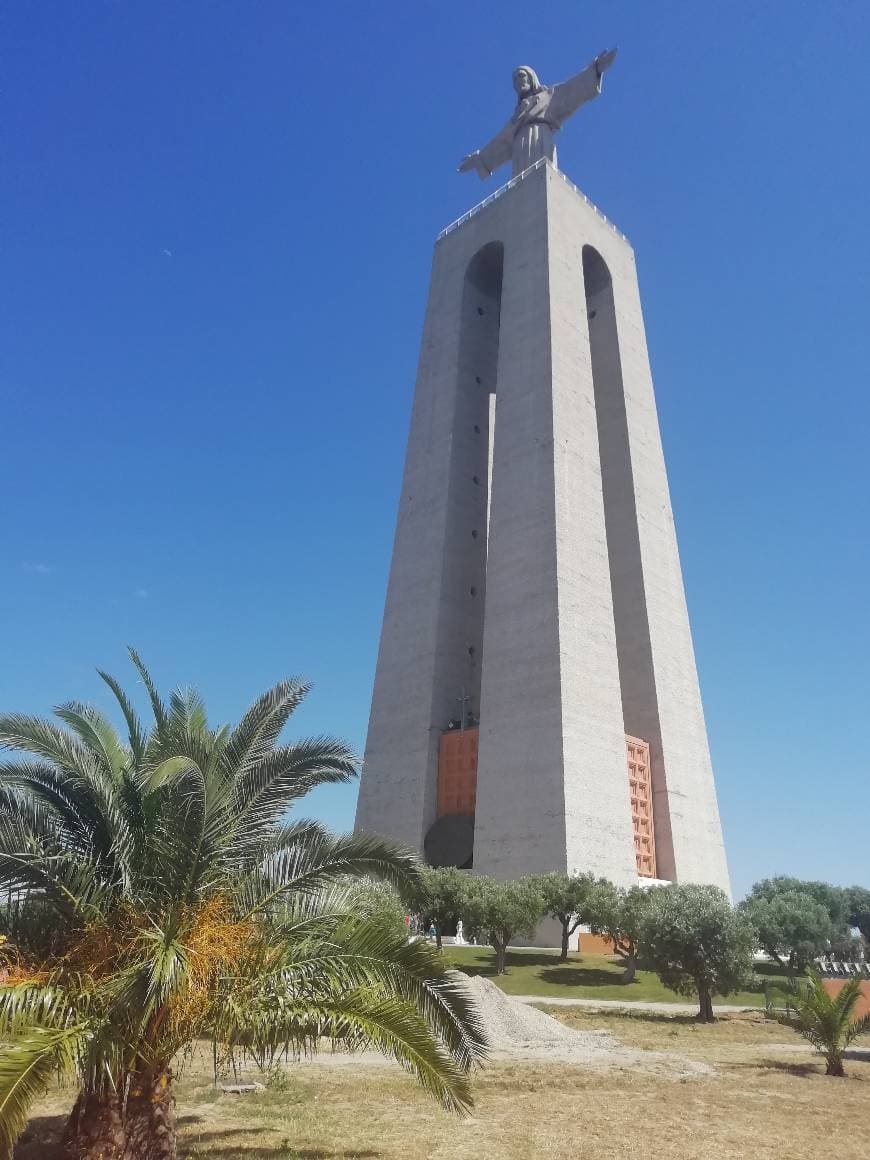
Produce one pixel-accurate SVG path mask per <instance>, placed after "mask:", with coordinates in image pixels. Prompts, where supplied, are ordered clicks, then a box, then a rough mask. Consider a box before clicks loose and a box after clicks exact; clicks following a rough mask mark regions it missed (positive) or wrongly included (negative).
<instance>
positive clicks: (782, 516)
mask: <svg viewBox="0 0 870 1160" xmlns="http://www.w3.org/2000/svg"><path fill="white" fill-rule="evenodd" d="M4 25H5V29H4V31H5V40H6V48H5V61H4V73H5V78H4V82H3V97H2V100H3V105H4V111H3V122H4V130H3V134H4V138H5V142H4V146H3V153H4V157H3V168H4V171H5V180H4V182H3V188H2V205H0V217H2V269H3V275H2V294H3V302H2V313H0V317H2V328H3V333H2V336H0V337H2V383H0V391H2V402H3V406H2V428H0V431H2V455H0V497H2V498H0V503H2V521H3V523H2V526H3V537H2V551H0V602H2V603H0V616H2V653H0V656H2V661H0V705H2V706H4V707H5V708H8V709H12V708H17V709H23V710H30V711H40V712H41V711H48V710H49V708H50V707H51V706H52V705H53V704H56V703H58V702H60V701H62V700H64V699H67V698H70V697H79V698H83V699H89V700H95V701H97V702H99V703H106V702H105V697H104V695H103V690H102V687H101V685H100V683H99V681H98V679H97V678H96V676H95V675H94V672H93V670H94V667H95V666H96V665H101V666H104V667H108V668H109V669H110V670H112V671H114V672H116V673H117V674H118V675H119V676H122V677H123V678H125V679H126V680H127V681H128V682H130V683H131V684H132V676H131V671H130V669H129V667H128V666H127V664H126V661H125V655H124V646H125V645H126V644H127V643H132V644H134V645H135V646H136V647H138V648H139V649H140V651H141V652H142V653H143V654H144V656H145V658H146V659H147V661H148V662H149V663H150V665H151V666H152V668H153V670H154V672H155V674H156V675H157V677H158V678H159V680H160V681H161V682H162V683H163V684H164V685H166V686H170V685H173V684H177V683H187V682H192V683H195V684H197V685H199V686H200V687H201V688H202V689H203V691H204V692H205V693H206V695H207V698H208V701H209V703H210V706H211V709H212V713H213V716H214V717H215V719H217V720H226V719H233V718H235V717H237V716H238V714H239V713H240V712H241V710H242V708H243V707H244V705H245V704H246V703H247V702H248V700H250V699H252V698H253V696H254V695H255V694H256V693H258V692H259V691H260V690H261V689H263V688H264V687H265V686H267V685H268V684H271V683H272V682H273V681H274V680H276V679H277V678H279V677H281V676H283V675H285V674H288V673H301V674H305V675H307V676H308V677H310V678H311V679H312V680H313V681H314V682H315V685H316V690H315V692H314V693H313V694H312V697H311V699H310V702H309V704H308V705H307V707H306V708H305V710H304V711H303V712H302V713H300V716H299V720H298V724H299V729H300V731H305V732H313V731H319V730H329V731H332V732H335V733H338V734H341V735H344V736H345V737H347V738H349V739H351V740H352V741H353V742H354V743H355V744H356V745H358V746H360V747H361V746H362V743H363V740H364V735H365V727H366V719H367V714H368V702H369V694H370V687H371V680H372V674H373V669H374V663H375V655H376V649H377V639H378V632H379V628H380V617H381V611H382V606H383V598H384V592H385V585H386V577H387V568H388V564H389V553H390V547H391V542H392V534H393V522H394V516H395V505H396V501H397V496H398V489H399V482H400V475H401V468H402V459H403V454H404V444H405V437H406V432H407V424H408V418H409V412H410V403H411V392H412V389H413V379H414V370H415V363H416V358H417V347H418V342H419V336H420V327H421V322H422V314H423V308H424V303H425V295H426V288H427V280H428V273H429V263H430V256H431V248H432V243H433V240H434V237H435V235H436V233H437V232H438V230H439V229H440V228H441V227H442V226H444V225H445V224H446V223H447V222H449V221H450V220H452V219H453V218H454V217H456V216H458V215H459V214H461V213H462V212H464V211H465V210H466V209H468V208H469V207H470V206H471V205H473V204H474V203H475V202H476V201H477V200H479V199H480V198H481V197H483V196H484V195H485V194H486V193H487V192H489V191H490V190H491V189H493V188H495V183H491V184H490V185H489V186H484V185H481V184H480V183H479V182H478V180H477V178H476V177H472V176H470V175H468V176H464V177H462V176H459V175H457V174H456V173H455V172H454V169H455V165H456V163H457V162H458V160H459V158H460V157H461V156H462V155H463V154H464V153H466V152H467V151H469V150H470V149H472V148H474V147H476V146H477V145H479V144H481V143H482V142H483V141H484V140H485V139H487V138H488V136H489V135H490V134H491V133H492V132H494V131H495V130H496V129H497V128H498V127H499V126H500V125H501V123H502V122H503V120H504V119H505V117H506V115H507V114H508V113H509V112H510V109H511V107H512V93H511V88H510V71H511V69H512V67H513V66H514V65H516V64H518V63H530V64H532V65H534V66H535V67H537V68H538V69H539V70H540V72H541V74H542V76H543V78H544V80H545V81H550V82H552V81H556V80H560V79H563V78H564V77H565V76H566V75H568V74H569V73H571V72H573V71H575V70H576V69H577V68H578V67H579V66H581V65H582V64H584V63H586V61H587V60H588V59H590V58H591V57H592V56H593V55H594V54H595V52H596V51H598V50H600V49H601V48H603V47H605V46H607V45H609V44H611V43H617V44H618V45H619V50H620V51H619V59H618V61H617V63H616V65H615V67H614V69H613V71H612V72H611V73H610V74H609V77H608V81H607V85H606V89H605V94H604V97H603V98H602V100H600V101H598V102H596V103H595V104H594V105H592V106H589V107H588V108H586V109H584V110H582V111H581V113H580V114H578V116H577V118H576V119H575V120H574V121H573V122H572V124H571V125H570V127H569V128H568V129H567V130H566V132H565V133H564V134H562V139H561V141H560V160H561V164H562V168H563V169H565V171H566V172H567V173H568V175H569V176H570V177H572V178H573V179H574V181H576V182H577V183H578V184H579V185H580V186H581V188H583V190H584V191H585V192H586V193H587V194H588V195H589V196H590V197H591V198H592V200H593V201H595V202H596V203H597V204H598V205H599V206H601V208H602V209H603V210H604V211H605V212H606V213H607V214H608V216H609V217H610V218H611V219H613V220H614V221H615V222H616V223H617V224H618V225H619V226H620V227H621V228H622V229H623V230H624V231H625V233H627V234H628V236H629V237H630V238H631V240H632V242H633V244H634V246H635V249H636V251H637V255H638V266H639V270H640V277H641V288H642V292H643V295H644V303H645V311H646V322H647V330H648V339H649V346H650V353H651V358H652V363H653V374H654V378H655V381H656V387H657V394H658V403H659V412H660V418H661V424H662V432H663V438H664V443H665V451H666V455H667V458H668V464H669V471H670V481H671V488H672V494H673V502H674V509H675V514H676V520H677V528H678V533H679V537H680V545H681V551H682V558H683V566H684V571H685V579H686V586H687V591H688V598H689V606H690V612H691V615H692V621H693V628H694V635H695V644H696V649H697V654H698V663H699V668H700V673H701V683H702V689H703V693H704V701H705V707H706V712H707V719H708V724H709V729H710V737H711V743H712V749H713V757H714V763H715V768H716V772H717V777H718V785H719V795H720V802H721V808H722V814H723V821H724V825H725V835H726V843H727V847H728V852H729V856H730V863H731V867H732V871H733V877H734V883H735V888H736V892H737V893H738V894H741V893H743V892H744V891H745V890H746V889H747V888H748V886H749V885H750V884H751V883H752V881H754V880H755V879H757V878H759V877H762V876H765V875H768V874H773V873H777V872H780V873H782V872H790V873H794V874H798V875H805V876H818V877H823V878H827V879H830V880H833V881H839V882H851V881H863V882H864V883H865V884H867V885H870V881H868V873H870V871H868V863H867V842H866V832H867V786H868V747H867V741H866V737H867V729H868V705H870V696H868V694H870V618H868V613H867V591H868V574H870V549H868V537H867V513H868V509H870V504H868V499H870V496H868V490H870V487H868V469H867V464H868V448H870V423H868V388H870V373H868V366H870V339H868V333H870V328H868V307H870V285H868V269H870V224H868V223H870V214H868V205H867V196H868V195H867V190H868V186H870V161H868V131H867V116H868V111H870V69H868V65H867V61H868V57H870V6H868V5H867V4H866V3H865V2H863V0H832V2H831V3H828V4H818V3H814V2H812V3H811V2H807V0H790V2H789V3H785V0H771V2H768V3H759V2H758V0H753V2H749V0H746V2H740V3H738V2H735V0H726V2H722V3H719V4H716V5H713V4H700V3H697V2H696V0H683V2H676V0H657V2H656V3H650V2H648V0H631V2H628V0H622V2H617V3H612V2H611V3H594V4H593V3H589V4H583V5H581V4H578V3H567V2H555V3H542V4H535V5H530V4H529V3H528V0H525V2H523V3H518V2H516V0H501V2H500V3H499V4H497V5H495V4H493V3H492V0H487V2H486V3H484V2H483V0H462V2H461V3H460V2H458V0H441V2H440V3H434V2H431V0H417V2H416V3H408V2H407V0H403V2H402V3H399V2H397V0H380V2H379V3H378V4H359V3H338V4H315V5H307V4H305V5H303V4H299V3H293V2H291V0H257V2H256V3H250V2H247V0H234V2H229V0H185V2H184V3H183V4H179V3H177V2H176V0H104V2H100V0H88V2H87V3H83V4H73V3H70V2H69V0H40V2H39V3H36V2H32V3H25V2H22V0H18V2H17V3H16V2H15V0H12V2H11V3H10V4H9V5H8V6H7V9H6V15H5V18H4ZM518 709H521V707H518ZM355 792H356V791H355V787H354V788H346V789H344V788H342V789H334V790H330V791H329V792H322V793H320V794H319V795H316V796H315V798H314V799H312V800H311V802H310V806H311V810H312V811H314V812H317V813H318V814H319V815H320V816H322V817H325V818H326V819H327V820H328V821H329V822H330V823H332V824H333V825H335V826H336V827H345V826H349V825H350V824H351V821H352V816H353V807H354V800H355Z"/></svg>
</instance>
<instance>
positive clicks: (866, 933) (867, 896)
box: [846, 886, 870, 947]
mask: <svg viewBox="0 0 870 1160" xmlns="http://www.w3.org/2000/svg"><path fill="white" fill-rule="evenodd" d="M846 895H847V897H848V900H849V903H848V905H849V914H848V920H849V925H850V926H856V927H857V928H858V930H860V932H861V937H862V938H863V939H864V942H865V944H866V945H867V947H870V890H867V889H865V888H864V887H863V886H850V887H849V888H848V889H847V891H846Z"/></svg>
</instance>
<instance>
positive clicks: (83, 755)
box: [0, 713, 95, 776]
mask: <svg viewBox="0 0 870 1160" xmlns="http://www.w3.org/2000/svg"><path fill="white" fill-rule="evenodd" d="M0 747H5V748H7V749H16V750H24V751H26V752H28V753H35V754H36V755H37V757H42V758H43V759H44V760H46V761H50V762H53V763H54V764H55V765H57V766H60V767H61V768H62V769H66V770H69V771H70V773H71V774H73V775H74V776H75V775H77V774H78V775H81V776H83V775H85V774H88V773H91V772H92V770H93V767H94V764H95V762H94V755H93V753H92V752H91V751H90V750H89V748H88V747H87V746H86V745H85V744H84V743H83V742H82V741H80V740H79V738H77V737H75V736H74V735H73V734H71V733H68V732H67V731H66V730H65V729H61V728H60V727H59V726H57V725H55V724H54V722H53V721H46V720H45V719H44V718H42V717H33V716H31V715H29V714H27V713H3V714H0Z"/></svg>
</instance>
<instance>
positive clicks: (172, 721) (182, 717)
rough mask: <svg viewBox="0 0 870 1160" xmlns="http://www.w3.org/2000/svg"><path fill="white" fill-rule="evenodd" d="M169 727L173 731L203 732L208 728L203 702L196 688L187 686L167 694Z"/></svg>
mask: <svg viewBox="0 0 870 1160" xmlns="http://www.w3.org/2000/svg"><path fill="white" fill-rule="evenodd" d="M169 728H170V729H171V730H172V732H173V733H174V732H176V731H179V732H182V733H204V732H205V731H206V730H207V729H208V717H207V715H206V711H205V702H204V701H203V699H202V697H201V696H200V695H199V693H198V692H197V691H196V689H194V688H191V687H189V686H188V687H187V688H183V689H173V691H172V692H171V693H170V694H169Z"/></svg>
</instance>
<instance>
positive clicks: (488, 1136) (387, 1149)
mask: <svg viewBox="0 0 870 1160" xmlns="http://www.w3.org/2000/svg"><path fill="white" fill-rule="evenodd" d="M558 1016H559V1018H561V1019H562V1020H563V1021H564V1022H566V1023H568V1024H570V1025H571V1026H575V1027H578V1028H584V1029H590V1028H602V1029H604V1028H606V1029H607V1030H609V1031H611V1032H612V1033H613V1034H614V1036H616V1037H617V1038H618V1039H620V1040H621V1041H622V1042H623V1043H625V1044H626V1045H628V1046H633V1047H644V1048H655V1049H657V1050H666V1051H673V1052H675V1053H678V1054H682V1055H686V1056H689V1057H691V1058H694V1059H702V1060H704V1061H706V1062H708V1063H712V1064H713V1065H714V1066H715V1067H716V1069H717V1074H716V1075H715V1076H714V1077H709V1078H701V1079H692V1080H685V1081H682V1082H675V1081H672V1080H665V1079H662V1078H660V1077H655V1076H650V1075H646V1074H643V1073H639V1072H633V1071H632V1072H623V1071H605V1072H598V1071H592V1070H588V1069H580V1068H570V1067H565V1066H562V1065H557V1066H549V1065H530V1064H508V1063H499V1064H494V1065H492V1066H490V1067H488V1068H487V1069H486V1070H485V1071H484V1072H482V1073H481V1074H480V1076H479V1078H478V1080H477V1083H476V1107H475V1110H474V1114H473V1115H472V1116H471V1117H470V1118H469V1119H466V1120H464V1121H460V1120H456V1119H454V1118H452V1117H450V1116H448V1115H446V1114H445V1113H443V1112H441V1111H439V1109H438V1108H437V1107H435V1106H434V1105H433V1104H432V1102H431V1100H429V1099H427V1098H426V1097H425V1096H424V1095H423V1094H422V1092H420V1090H419V1089H418V1088H417V1086H416V1085H415V1083H414V1081H413V1080H412V1079H410V1078H409V1077H407V1076H405V1075H404V1074H403V1073H402V1072H401V1071H399V1069H398V1068H396V1067H388V1066H382V1065H380V1064H377V1063H376V1064H371V1063H369V1062H364V1061H357V1062H355V1063H353V1064H351V1065H347V1064H345V1065H344V1066H336V1065H335V1064H333V1063H330V1061H329V1059H328V1057H326V1058H324V1059H323V1060H322V1061H321V1062H318V1063H315V1064H313V1065H309V1064H300V1065H298V1066H296V1065H291V1067H290V1068H289V1070H288V1075H287V1082H286V1090H272V1089H270V1090H266V1091H264V1092H261V1093H257V1094H256V1095H252V1096H241V1097H236V1096H227V1095H217V1094H216V1093H215V1092H214V1090H213V1089H212V1086H211V1082H210V1079H211V1077H210V1071H209V1060H208V1058H207V1056H206V1055H205V1054H204V1053H203V1054H201V1055H200V1056H198V1057H197V1059H196V1060H195V1061H194V1062H193V1064H192V1065H191V1066H190V1068H189V1070H188V1071H187V1073H186V1075H185V1076H184V1077H183V1079H182V1081H181V1084H180V1088H179V1106H178V1112H179V1118H180V1122H181V1131H182V1145H181V1149H180V1153H179V1154H180V1156H182V1157H189V1158H191V1160H192V1158H194V1157H195V1158H196V1160H200V1158H204V1157H213V1158H215V1160H352V1158H357V1160H472V1158H473V1160H481V1158H483V1160H490V1158H495V1157H498V1158H499V1160H538V1158H539V1157H540V1158H542V1160H569V1158H570V1160H587V1158H589V1157H593V1156H594V1157H597V1156H602V1157H603V1156H606V1157H608V1158H616V1160H623V1158H624V1160H628V1158H629V1157H630V1158H632V1160H701V1158H702V1157H703V1160H709V1158H710V1157H711V1156H712V1157H714V1158H715V1160H732V1158H733V1160H738V1158H739V1160H742V1158H743V1157H747V1158H749V1157H751V1158H752V1160H818V1158H819V1156H835V1157H837V1160H866V1157H867V1156H868V1155H870V1131H868V1117H867V1113H868V1110H870V1062H864V1061H859V1060H849V1061H848V1062H847V1071H848V1073H849V1075H848V1078H846V1079H844V1080H837V1079H829V1078H827V1077H825V1076H824V1075H823V1074H822V1073H823V1067H822V1066H821V1065H820V1064H819V1062H818V1057H817V1056H815V1055H814V1053H813V1052H812V1051H810V1050H809V1049H808V1048H806V1047H804V1046H803V1044H802V1041H801V1040H799V1039H798V1038H797V1037H796V1036H794V1035H793V1034H792V1033H790V1032H789V1031H788V1030H787V1029H784V1028H782V1027H779V1026H778V1025H776V1024H771V1023H765V1022H764V1021H763V1020H762V1019H761V1018H760V1017H759V1016H739V1017H734V1018H729V1019H723V1020H721V1021H720V1022H719V1023H717V1024H715V1025H714V1026H712V1027H700V1026H697V1025H695V1024H693V1023H692V1022H691V1021H690V1020H688V1019H682V1018H679V1017H673V1016H667V1017H658V1016H639V1015H632V1016H624V1015H620V1014H616V1013H613V1012H610V1013H608V1014H597V1013H594V1012H590V1011H577V1010H571V1009H567V1010H566V1009H562V1010H560V1011H559V1012H558ZM69 1102H70V1101H69V1100H68V1099H67V1100H65V1101H58V1100H52V1101H46V1104H45V1106H44V1107H43V1108H42V1109H40V1111H41V1118H40V1120H38V1121H37V1122H36V1123H35V1124H34V1128H33V1130H32V1131H31V1133H30V1136H31V1140H30V1143H29V1144H27V1145H25V1146H23V1147H21V1148H20V1149H19V1150H18V1151H17V1152H16V1157H17V1158H18V1157H20V1160H37V1157H38V1158H39V1160H49V1157H50V1156H51V1152H50V1149H49V1148H47V1147H46V1144H47V1143H48V1140H49V1139H50V1137H51V1136H52V1135H53V1134H55V1133H56V1132H57V1131H58V1130H59V1127H60V1125H61V1123H62V1120H61V1118H60V1117H59V1115H58V1113H60V1112H62V1111H63V1109H64V1107H65V1106H68V1104H69Z"/></svg>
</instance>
